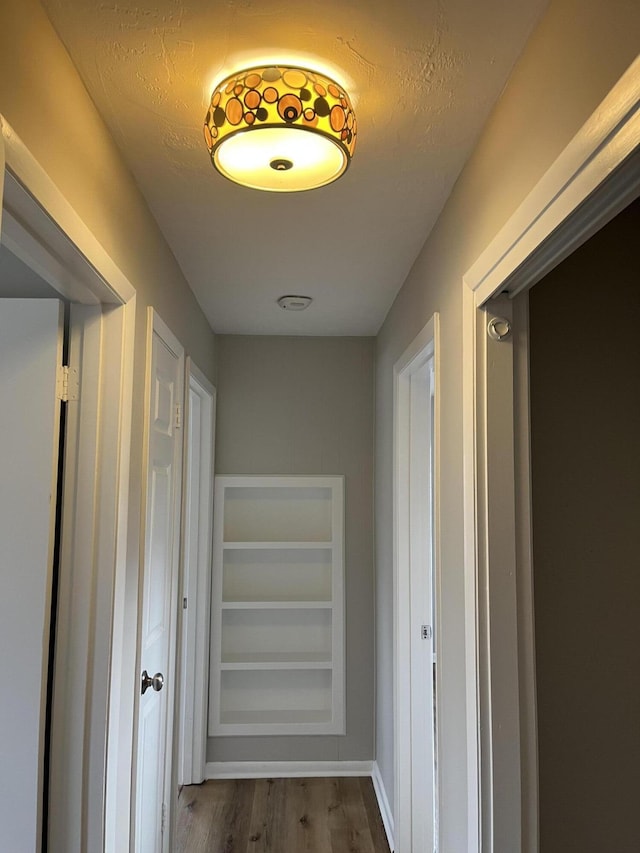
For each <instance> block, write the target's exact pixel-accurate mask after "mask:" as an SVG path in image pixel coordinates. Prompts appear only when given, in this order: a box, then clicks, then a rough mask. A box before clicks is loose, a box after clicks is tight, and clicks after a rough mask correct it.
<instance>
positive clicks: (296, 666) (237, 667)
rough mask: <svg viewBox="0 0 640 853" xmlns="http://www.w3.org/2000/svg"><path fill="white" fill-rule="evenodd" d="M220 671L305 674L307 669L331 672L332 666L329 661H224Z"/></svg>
mask: <svg viewBox="0 0 640 853" xmlns="http://www.w3.org/2000/svg"><path fill="white" fill-rule="evenodd" d="M220 669H221V670H222V671H225V672H229V671H232V672H233V671H236V672H239V671H243V672H247V671H248V672H251V671H252V670H265V669H268V670H278V669H281V670H301V671H302V672H306V671H307V670H309V669H324V670H329V671H330V670H332V669H333V664H332V662H331V661H330V660H327V661H319V660H310V661H260V662H257V663H256V662H252V661H238V662H235V663H225V662H224V661H223V662H222V663H221V664H220Z"/></svg>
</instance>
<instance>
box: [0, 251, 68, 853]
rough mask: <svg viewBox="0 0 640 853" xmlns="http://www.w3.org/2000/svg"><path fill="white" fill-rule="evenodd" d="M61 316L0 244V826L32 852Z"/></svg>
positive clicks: (47, 699)
mask: <svg viewBox="0 0 640 853" xmlns="http://www.w3.org/2000/svg"><path fill="white" fill-rule="evenodd" d="M65 313H66V316H67V318H68V306H65V305H64V303H63V302H62V301H61V300H60V299H59V293H58V292H57V291H56V290H54V289H53V288H52V287H50V286H49V285H48V284H47V283H46V282H45V281H44V280H43V279H42V278H40V276H38V275H37V274H36V273H35V272H34V271H33V270H31V269H30V268H29V267H28V266H26V265H25V264H23V263H22V262H21V261H20V259H19V258H18V257H16V256H15V255H14V254H13V253H12V252H10V251H9V250H8V249H7V248H6V247H5V246H0V392H1V393H2V398H3V400H4V401H5V405H3V407H2V410H1V412H0V434H1V435H2V437H3V442H2V450H1V465H0V467H1V470H2V478H0V507H1V510H0V542H2V548H1V559H0V574H1V577H2V588H3V595H2V598H1V601H0V644H1V645H2V648H4V649H5V654H3V655H2V661H1V663H0V680H1V682H2V684H4V685H5V686H9V685H10V686H11V689H7V690H6V691H5V692H4V693H3V701H2V703H1V710H0V720H1V724H0V731H1V736H0V756H1V760H0V765H1V767H2V771H0V782H1V785H2V791H3V795H2V806H1V815H0V824H1V825H2V826H3V828H4V829H3V835H4V840H5V843H6V844H7V845H8V846H9V847H13V848H15V849H16V850H18V849H24V845H25V844H26V843H27V840H28V843H29V845H30V846H31V847H32V848H33V849H34V850H36V849H38V850H39V849H42V850H43V851H46V850H47V846H48V833H47V825H48V820H47V818H48V807H49V768H50V759H51V749H50V747H51V714H52V699H53V669H54V648H55V634H56V615H57V590H58V583H59V571H60V543H61V507H62V479H63V471H64V447H65V420H66V406H67V399H68V396H67V395H65V394H64V392H63V388H62V384H61V376H62V364H63V363H65V362H64V359H65V357H66V354H67V350H68V346H67V345H68V337H67V335H68V326H67V324H66V323H65ZM9 649H12V650H13V651H12V653H9V652H8V650H9ZM9 774H10V775H9Z"/></svg>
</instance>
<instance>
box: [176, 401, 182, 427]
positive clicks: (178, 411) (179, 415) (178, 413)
mask: <svg viewBox="0 0 640 853" xmlns="http://www.w3.org/2000/svg"><path fill="white" fill-rule="evenodd" d="M175 424H176V429H180V428H181V426H182V405H181V404H180V403H177V404H176V421H175Z"/></svg>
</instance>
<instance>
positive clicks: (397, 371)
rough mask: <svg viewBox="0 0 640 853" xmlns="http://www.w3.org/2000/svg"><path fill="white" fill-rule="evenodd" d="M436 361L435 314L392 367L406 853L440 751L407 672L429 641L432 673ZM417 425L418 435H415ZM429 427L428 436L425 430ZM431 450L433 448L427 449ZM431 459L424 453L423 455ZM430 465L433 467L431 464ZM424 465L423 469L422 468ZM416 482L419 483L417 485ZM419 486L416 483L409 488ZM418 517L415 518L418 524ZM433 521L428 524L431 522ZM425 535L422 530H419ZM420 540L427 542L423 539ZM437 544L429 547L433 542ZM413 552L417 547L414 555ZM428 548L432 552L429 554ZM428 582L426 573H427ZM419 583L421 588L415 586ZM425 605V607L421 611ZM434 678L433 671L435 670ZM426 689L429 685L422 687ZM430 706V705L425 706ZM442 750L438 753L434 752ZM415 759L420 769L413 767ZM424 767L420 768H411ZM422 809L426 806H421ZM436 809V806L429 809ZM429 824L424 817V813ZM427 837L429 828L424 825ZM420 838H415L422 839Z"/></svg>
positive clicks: (397, 823)
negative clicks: (424, 633)
mask: <svg viewBox="0 0 640 853" xmlns="http://www.w3.org/2000/svg"><path fill="white" fill-rule="evenodd" d="M427 366H430V367H432V368H433V370H432V376H433V380H432V381H433V389H430V388H427V387H426V384H425V388H424V389H422V393H420V392H418V394H417V396H418V397H419V398H420V402H421V403H422V406H421V407H420V408H422V407H426V408H430V404H431V399H430V396H431V390H433V402H434V417H433V424H429V423H426V422H425V419H424V417H420V416H419V415H418V417H416V412H415V411H412V404H413V407H415V403H416V402H417V399H416V394H414V393H412V381H413V380H414V379H416V378H418V377H419V375H420V373H421V371H422V370H423V369H424V368H425V367H427ZM439 370H440V365H439V358H438V315H437V314H435V315H434V316H433V317H432V318H431V320H430V321H429V322H428V323H427V325H426V326H425V327H424V328H423V330H422V331H421V332H420V333H419V334H418V335H417V337H416V338H415V339H414V340H413V342H412V343H411V344H410V345H409V347H408V348H407V349H406V351H405V352H404V353H403V355H402V356H401V357H400V359H399V360H398V361H397V362H396V364H395V365H394V438H393V443H394V514H393V515H394V544H393V554H394V566H393V568H394V584H393V589H394V606H393V613H394V754H395V791H394V802H395V809H394V841H395V850H396V853H411V851H413V849H414V844H413V840H414V835H415V833H416V831H417V830H418V825H419V820H418V816H414V813H413V803H414V802H415V801H416V800H417V799H418V800H419V799H422V798H424V799H425V800H426V801H430V802H432V803H434V802H435V797H436V795H437V793H436V792H437V789H438V788H439V785H438V780H436V779H433V778H432V776H431V768H432V767H433V766H434V752H435V753H436V754H438V753H440V751H439V750H438V744H437V743H435V742H434V738H433V736H432V733H433V692H432V689H433V685H432V683H431V679H429V684H428V685H425V683H424V681H423V682H422V685H421V684H417V683H416V679H415V677H414V673H413V672H412V669H414V668H415V667H414V666H412V656H413V657H414V658H415V656H416V655H418V656H419V657H420V659H421V660H422V659H423V658H424V657H425V654H424V652H425V649H424V648H423V647H422V643H428V648H427V649H426V651H428V653H429V654H428V657H429V661H428V664H429V672H430V671H431V661H432V649H433V640H434V635H433V632H434V631H435V630H436V626H433V625H432V626H431V627H432V638H431V639H428V640H420V639H419V638H418V639H416V637H417V635H416V632H417V631H419V630H420V626H419V625H418V624H417V621H416V617H417V612H416V607H415V600H414V598H415V597H417V596H416V593H418V592H422V593H423V594H425V593H426V596H425V597H430V595H429V592H430V591H428V590H427V589H426V586H425V584H424V581H425V578H424V577H423V574H424V573H423V572H422V571H421V569H422V568H423V567H424V562H425V561H427V562H428V564H429V567H430V572H429V573H428V574H429V575H430V576H431V577H433V578H434V580H435V583H434V584H433V587H434V589H435V595H436V599H437V595H438V591H439V589H440V582H439V562H440V561H439V556H438V555H439V548H438V543H439V515H438V511H439V493H440V483H439V458H440V454H439V426H438V425H439V392H438V389H439ZM416 427H419V429H420V433H421V434H420V436H419V437H418V436H415V435H413V432H414V431H415V428H416ZM431 429H433V434H431ZM419 438H423V439H424V444H425V445H427V447H426V448H425V447H424V446H423V447H422V450H423V451H424V450H425V449H426V451H427V452H426V453H425V452H420V442H419V440H418V441H417V440H416V439H419ZM431 450H433V453H431ZM429 457H430V458H429ZM432 464H433V470H429V469H431V465H432ZM423 469H424V470H423ZM425 475H426V476H427V477H428V479H429V480H430V481H431V485H432V490H430V489H429V488H428V485H427V483H426V482H424V477H425ZM421 481H422V482H421ZM416 486H418V488H415V487H416ZM418 519H419V520H420V522H418ZM432 520H433V524H432ZM425 534H426V535H425ZM425 540H426V542H425ZM434 545H435V547H434ZM416 552H419V554H418V555H417V554H416ZM427 552H430V553H427ZM429 580H431V578H429ZM416 586H419V588H420V589H419V591H418V590H417V589H416ZM435 605H436V606H435V608H433V607H431V608H425V613H424V615H423V616H421V617H420V618H421V620H422V621H423V622H425V623H431V621H432V619H431V612H433V611H434V610H435V612H436V613H440V612H441V610H440V607H439V606H438V605H439V602H438V601H437V600H436V602H435ZM428 610H430V611H431V612H426V611H428ZM436 673H437V677H438V670H436ZM440 684H441V682H440V679H439V677H438V684H437V685H436V701H437V703H438V709H437V710H436V717H437V718H438V717H439V708H440V705H441V702H440V699H441V690H440V689H439V688H440ZM421 686H422V687H425V686H426V687H427V688H428V689H422V690H421ZM416 691H418V692H419V693H420V695H419V697H418V704H420V705H421V716H422V717H423V719H427V720H431V731H429V730H428V727H427V730H426V731H423V732H422V734H421V727H420V726H416V724H415V720H414V719H413V716H414V711H415V710H416V706H414V701H415V700H416V695H415V694H416ZM425 703H431V707H422V706H425ZM440 754H441V753H440ZM416 763H417V765H418V766H416ZM420 768H424V770H425V772H424V773H417V772H416V770H419V769H420ZM440 773H441V763H440V762H439V763H438V776H440ZM414 782H418V784H419V786H420V790H419V791H414V790H413V787H414ZM425 810H426V811H427V812H428V806H427V805H426V804H425ZM434 811H435V810H434ZM426 820H427V823H429V822H430V818H429V817H427V818H426ZM423 830H424V833H425V834H428V827H427V826H424V827H423ZM433 836H434V838H435V837H437V828H436V827H435V826H434V827H433ZM423 841H424V839H423V840H422V841H421V843H423Z"/></svg>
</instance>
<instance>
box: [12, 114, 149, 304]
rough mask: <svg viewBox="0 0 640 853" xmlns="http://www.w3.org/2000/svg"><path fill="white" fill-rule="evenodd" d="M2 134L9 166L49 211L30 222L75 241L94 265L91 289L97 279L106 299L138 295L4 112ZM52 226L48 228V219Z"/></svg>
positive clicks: (39, 230) (38, 229)
mask: <svg viewBox="0 0 640 853" xmlns="http://www.w3.org/2000/svg"><path fill="white" fill-rule="evenodd" d="M0 130H1V131H2V133H1V137H2V140H3V141H4V150H5V160H6V168H7V170H8V171H9V172H11V173H12V174H13V175H15V177H16V178H17V179H18V181H19V183H20V184H22V186H24V187H28V190H29V193H30V195H31V196H32V197H33V199H34V200H35V202H36V204H37V206H38V207H39V208H40V210H41V211H43V212H44V213H45V214H46V217H45V218H42V217H36V216H35V215H34V214H33V213H31V214H30V215H29V226H30V227H31V229H33V231H34V233H35V234H36V235H37V236H40V235H41V233H43V232H44V231H47V230H48V231H49V238H50V228H51V226H52V224H53V227H54V228H55V226H57V227H58V228H60V229H61V230H62V232H63V233H64V234H65V235H66V237H67V238H68V240H69V241H71V243H72V244H73V245H74V247H75V248H76V249H77V251H78V252H79V253H80V254H82V255H83V256H84V258H85V259H86V260H87V261H88V262H89V264H90V265H91V266H92V267H93V269H94V271H95V273H96V279H95V280H94V281H91V282H89V284H88V286H89V289H90V290H92V291H93V292H94V293H95V292H96V290H95V288H96V283H97V279H99V280H100V282H101V285H102V286H101V288H100V292H98V293H96V295H97V296H98V297H99V298H100V300H101V301H102V302H116V303H118V302H128V301H129V300H130V299H132V298H133V296H135V288H134V287H133V285H132V284H131V282H130V281H129V279H128V278H127V277H126V276H125V275H124V273H123V272H122V270H121V269H120V268H119V267H118V266H117V265H116V264H115V263H114V261H113V259H112V258H111V256H110V255H109V254H108V253H107V252H106V251H105V249H104V247H103V246H102V244H101V243H100V242H99V241H98V240H97V239H96V237H95V235H94V234H93V232H92V231H91V230H90V229H89V228H88V226H87V225H86V224H85V223H84V222H83V220H82V219H81V218H80V216H79V215H78V214H77V213H76V211H75V209H74V208H73V207H72V206H71V205H70V204H69V202H68V201H67V199H66V198H65V197H64V195H63V194H62V193H61V192H60V190H59V189H58V187H57V186H56V185H55V184H54V182H53V181H52V180H51V178H50V177H49V175H48V174H47V173H46V172H45V170H44V169H43V168H42V166H41V165H40V164H39V163H38V161H37V160H36V159H35V157H34V156H33V155H32V154H31V152H30V151H29V149H28V148H27V147H26V146H25V144H24V143H23V142H22V140H21V139H20V137H19V136H18V135H17V134H16V132H15V131H14V130H13V128H12V127H11V125H10V124H9V123H8V122H7V120H6V119H5V118H4V117H3V116H2V115H0ZM46 220H48V226H49V229H47V221H46Z"/></svg>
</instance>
